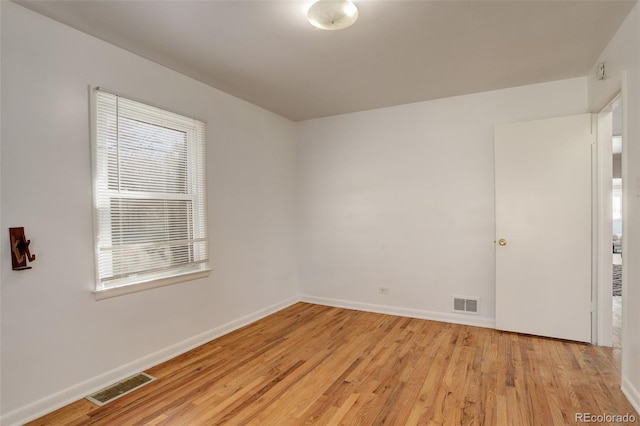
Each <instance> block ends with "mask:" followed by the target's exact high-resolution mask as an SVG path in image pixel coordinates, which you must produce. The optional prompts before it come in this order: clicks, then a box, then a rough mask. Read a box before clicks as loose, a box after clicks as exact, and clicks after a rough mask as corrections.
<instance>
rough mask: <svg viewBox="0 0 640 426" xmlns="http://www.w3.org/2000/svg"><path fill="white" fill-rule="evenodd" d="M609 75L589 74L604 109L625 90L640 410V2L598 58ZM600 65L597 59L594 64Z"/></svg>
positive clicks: (629, 350)
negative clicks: (618, 93) (639, 260)
mask: <svg viewBox="0 0 640 426" xmlns="http://www.w3.org/2000/svg"><path fill="white" fill-rule="evenodd" d="M599 62H605V63H606V67H607V74H608V76H607V79H606V80H604V81H598V80H596V78H595V73H590V74H589V81H588V87H589V106H590V108H591V109H592V110H593V111H596V112H597V111H599V110H600V109H601V108H602V107H603V106H604V105H605V104H606V103H607V102H608V101H609V100H611V98H612V97H613V96H614V95H615V94H616V93H617V92H618V91H620V90H622V96H623V99H622V101H623V106H622V114H623V117H622V121H623V156H622V171H623V208H624V213H623V214H624V216H623V223H624V238H623V253H624V261H623V285H622V287H623V294H622V296H623V307H622V315H623V335H622V345H623V350H622V376H623V384H622V390H623V391H624V392H625V394H626V395H627V397H628V398H629V399H630V401H631V402H632V404H634V407H635V409H636V410H638V411H640V309H639V308H640V263H638V262H636V261H634V259H638V258H639V257H640V198H638V195H639V194H640V192H638V187H639V186H640V121H639V120H638V117H640V6H638V5H636V6H635V8H634V9H633V10H632V11H631V13H630V14H629V16H628V17H627V19H626V20H625V22H624V24H623V25H622V26H621V27H620V29H619V30H618V32H617V33H616V35H615V36H614V38H613V39H612V40H611V41H610V42H609V45H608V46H607V48H606V49H605V50H604V52H603V53H602V54H601V55H600V58H599V59H598V61H597V62H596V63H599ZM594 69H595V65H594Z"/></svg>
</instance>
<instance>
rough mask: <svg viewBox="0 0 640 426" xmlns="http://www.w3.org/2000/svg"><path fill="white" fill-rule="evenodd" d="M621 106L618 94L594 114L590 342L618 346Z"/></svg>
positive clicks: (621, 273)
mask: <svg viewBox="0 0 640 426" xmlns="http://www.w3.org/2000/svg"><path fill="white" fill-rule="evenodd" d="M622 117H623V110H622V97H621V96H620V95H617V96H616V97H615V98H614V99H613V100H612V101H611V102H610V103H609V104H608V105H607V106H606V107H605V108H603V109H602V111H600V112H599V113H598V115H597V153H596V156H595V157H596V171H597V172H596V174H595V175H596V181H594V183H595V186H594V187H595V188H596V194H594V195H595V196H594V201H595V202H594V204H595V206H594V207H595V211H594V213H595V216H594V217H596V218H597V220H596V221H595V222H594V232H595V235H597V238H596V239H595V241H596V244H595V245H594V260H595V261H594V268H595V270H594V272H595V274H594V277H595V281H594V286H593V295H592V299H593V300H594V301H596V306H595V308H596V309H595V312H594V313H595V315H593V317H592V320H593V325H594V327H593V331H594V335H593V336H592V343H595V344H598V345H600V346H616V347H617V348H620V347H621V339H620V336H621V335H622V303H621V302H622V301H621V296H614V295H615V294H621V291H620V289H621V286H622V283H623V281H624V280H623V272H622V263H623V261H622V259H623V257H624V254H623V242H624V238H623V236H622V233H623V223H622V218H623V193H624V191H623V181H622V178H623V176H624V170H623V161H622V157H623V155H624V153H623V151H624V149H623V120H622Z"/></svg>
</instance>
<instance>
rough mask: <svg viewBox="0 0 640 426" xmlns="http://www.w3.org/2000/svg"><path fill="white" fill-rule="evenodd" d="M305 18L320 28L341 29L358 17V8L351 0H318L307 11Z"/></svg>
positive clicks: (348, 25) (351, 23)
mask: <svg viewBox="0 0 640 426" xmlns="http://www.w3.org/2000/svg"><path fill="white" fill-rule="evenodd" d="M307 19H308V20H309V22H311V25H313V26H314V27H317V28H320V29H321V30H342V29H344V28H347V27H350V26H351V25H353V23H354V22H356V19H358V8H357V7H356V5H355V4H353V2H352V1H351V0H318V1H317V2H315V3H314V4H313V5H311V7H310V8H309V10H308V11H307Z"/></svg>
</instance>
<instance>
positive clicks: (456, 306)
mask: <svg viewBox="0 0 640 426" xmlns="http://www.w3.org/2000/svg"><path fill="white" fill-rule="evenodd" d="M453 312H460V313H463V314H474V315H480V299H476V298H468V297H458V296H454V297H453Z"/></svg>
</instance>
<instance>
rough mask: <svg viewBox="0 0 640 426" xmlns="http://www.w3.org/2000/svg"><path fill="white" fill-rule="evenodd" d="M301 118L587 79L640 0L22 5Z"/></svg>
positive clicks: (263, 0) (54, 2)
mask: <svg viewBox="0 0 640 426" xmlns="http://www.w3.org/2000/svg"><path fill="white" fill-rule="evenodd" d="M18 3H19V4H21V5H23V6H25V7H28V8H30V9H32V10H34V11H36V12H39V13H42V14H43V15H46V16H48V17H51V18H53V19H55V20H57V21H60V22H63V23H65V24H67V25H69V26H71V27H74V28H77V29H79V30H81V31H84V32H86V33H89V34H92V35H94V36H96V37H99V38H101V39H103V40H106V41H108V42H111V43H113V44H115V45H117V46H120V47H122V48H125V49H127V50H129V51H131V52H134V53H137V54H138V55H141V56H144V57H146V58H149V59H151V60H153V61H155V62H158V63H160V64H163V65H165V66H167V67H169V68H172V69H174V70H176V71H179V72H181V73H183V74H186V75H188V76H191V77H193V78H195V79H197V80H200V81H202V82H204V83H206V84H209V85H211V86H213V87H216V88H218V89H221V90H223V91H225V92H227V93H230V94H232V95H235V96H237V97H240V98H242V99H245V100H247V101H249V102H251V103H253V104H256V105H259V106H261V107H263V108H266V109H268V110H271V111H273V112H275V113H277V114H280V115H282V116H284V117H287V118H289V119H291V120H294V121H299V120H305V119H310V118H317V117H323V116H329V115H335V114H342V113H347V112H354V111H361V110H367V109H373V108H379V107H385V106H391V105H399V104H406V103H411V102H417V101H424V100H429V99H436V98H442V97H448V96H455V95H461V94H468V93H474V92H481V91H486V90H493V89H499V88H506V87H513V86H520V85H525V84H533V83H538V82H543V81H550V80H558V79H564V78H571V77H577V76H583V75H586V74H587V73H588V72H590V70H591V67H592V66H593V65H594V62H595V61H596V60H597V57H598V55H599V53H600V52H601V51H602V50H603V49H604V48H605V46H606V45H607V43H608V41H609V40H610V39H611V37H612V36H613V35H614V34H615V31H616V29H617V28H618V27H619V26H620V24H621V23H622V21H623V20H624V18H625V17H626V16H627V15H628V13H629V12H630V10H631V8H632V7H633V6H634V5H635V1H615V0H607V1H580V0H570V1H558V0H551V1H519V0H510V1H481V0H475V1H456V0H447V1H401V0H387V1H362V0H360V1H359V0H355V1H354V3H355V4H356V5H357V7H358V9H359V19H358V21H357V22H356V23H355V24H354V25H353V26H352V27H350V28H348V29H345V30H342V31H322V30H319V29H317V28H315V27H313V26H311V25H310V24H309V23H308V22H307V20H306V17H305V13H306V9H307V8H308V7H309V6H310V4H311V2H310V1H269V0H261V1H185V0H182V1H86V0H85V1H78V0H75V1H57V0H46V1H18Z"/></svg>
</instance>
